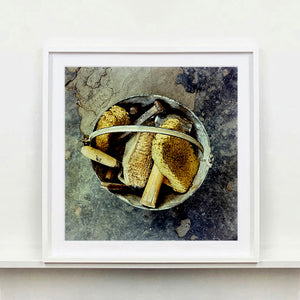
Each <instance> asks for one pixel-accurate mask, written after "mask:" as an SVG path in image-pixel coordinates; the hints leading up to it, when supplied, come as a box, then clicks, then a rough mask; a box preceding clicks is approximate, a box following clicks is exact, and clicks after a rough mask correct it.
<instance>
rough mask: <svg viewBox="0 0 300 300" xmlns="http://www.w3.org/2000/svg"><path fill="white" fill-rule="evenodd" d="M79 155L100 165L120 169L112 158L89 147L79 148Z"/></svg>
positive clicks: (118, 164)
mask: <svg viewBox="0 0 300 300" xmlns="http://www.w3.org/2000/svg"><path fill="white" fill-rule="evenodd" d="M81 153H82V154H83V155H84V156H85V157H87V158H89V159H91V160H94V161H96V162H98V163H100V164H102V165H105V166H108V167H111V168H117V167H120V163H119V162H118V161H117V160H116V159H115V158H114V157H112V156H110V155H108V154H106V153H105V152H103V151H101V150H99V149H95V148H93V147H91V146H83V147H82V148H81Z"/></svg>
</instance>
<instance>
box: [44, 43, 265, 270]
mask: <svg viewBox="0 0 300 300" xmlns="http://www.w3.org/2000/svg"><path fill="white" fill-rule="evenodd" d="M145 65H146V66H150V67H151V66H197V67H198V66H201V67H202V66H224V65H225V66H227V65H234V66H237V67H238V70H239V75H240V78H242V79H243V80H244V84H243V85H241V84H240V83H241V82H242V81H239V83H238V89H239V96H238V149H239V151H238V153H239V154H238V155H239V157H238V180H239V182H238V213H237V214H238V215H237V219H238V239H237V240H236V241H201V240H195V241H88V240H86V241H66V240H65V239H64V232H65V228H64V225H65V223H64V216H65V215H64V164H63V161H64V84H63V83H64V69H65V67H66V66H74V67H75V66H99V67H103V66H112V67H113V66H115V67H122V66H124V67H126V66H137V67H138V66H145ZM241 97H243V101H241ZM258 98H259V97H258V51H257V49H256V48H255V47H253V46H251V47H249V46H228V47H224V46H221V47H220V46H216V45H214V46H203V47H196V48H189V49H185V48H184V47H183V48H176V49H175V48H161V49H160V48H152V49H151V48H148V47H147V48H136V47H135V48H125V47H124V48H97V47H96V48H92V47H88V48H84V47H72V48H68V47H48V48H46V49H45V50H44V89H43V173H42V174H43V262H44V263H46V264H53V263H56V264H57V263H61V264H65V263H75V264H76V263H86V264H98V265H99V264H103V265H105V266H114V267H115V266H118V267H122V266H128V265H145V266H151V265H160V266H168V265H174V266H181V267H182V266H185V267H195V266H197V265H201V264H216V263H221V264H230V263H251V264H253V263H257V262H258V261H259V99H258Z"/></svg>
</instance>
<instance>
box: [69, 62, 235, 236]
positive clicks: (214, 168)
mask: <svg viewBox="0 0 300 300" xmlns="http://www.w3.org/2000/svg"><path fill="white" fill-rule="evenodd" d="M238 73H239V70H238V68H237V67H235V66H231V65H225V66H224V65H221V66H218V67H201V66H194V67H68V66H66V67H65V240H67V241H88V240H89V241H90V240H95V241H104V240H107V241H114V240H117V241H122V240H126V241H146V240H152V241H162V240H176V241H187V240H188V241H199V240H203V241H236V240H237V239H238V223H237V211H238V202H237V196H238V194H237V188H238V173H237V161H238V160H237V148H238V147H237V131H238V127H237V114H238V101H237V97H238V91H237V89H238ZM128 125H135V126H136V127H137V128H135V129H136V130H139V129H140V128H142V129H143V128H145V127H146V126H147V127H148V128H149V130H151V128H166V129H169V130H172V131H176V132H180V133H184V134H185V135H188V136H190V137H191V138H193V139H194V140H195V141H196V142H198V144H200V145H197V144H196V143H192V142H190V141H187V140H185V139H182V138H180V137H176V136H169V135H166V134H162V133H156V132H155V131H153V132H150V131H149V132H141V131H140V132H139V131H137V132H126V128H127V127H130V126H128ZM114 126H116V128H117V127H118V128H120V126H123V128H125V129H122V127H121V128H120V131H119V132H114V133H112V132H109V129H107V128H111V127H114ZM103 128H106V130H108V131H104V132H108V133H101V134H99V135H96V136H95V137H94V138H93V139H92V140H90V139H89V137H90V136H91V134H92V133H93V132H96V131H97V130H99V129H100V131H101V129H103ZM116 128H115V129H116ZM146 129H147V128H146ZM123 130H124V131H123ZM122 131H123V132H122Z"/></svg>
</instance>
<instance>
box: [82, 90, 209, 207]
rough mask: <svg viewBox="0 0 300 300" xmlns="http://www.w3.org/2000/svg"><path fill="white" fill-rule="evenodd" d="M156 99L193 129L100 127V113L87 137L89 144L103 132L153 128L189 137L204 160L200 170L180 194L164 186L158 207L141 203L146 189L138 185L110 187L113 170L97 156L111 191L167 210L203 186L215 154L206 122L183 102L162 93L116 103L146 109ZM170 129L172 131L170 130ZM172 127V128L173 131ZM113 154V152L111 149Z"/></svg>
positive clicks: (134, 202) (101, 174)
mask: <svg viewBox="0 0 300 300" xmlns="http://www.w3.org/2000/svg"><path fill="white" fill-rule="evenodd" d="M155 100H158V101H159V102H160V103H161V104H162V105H163V107H164V108H165V109H166V111H167V113H168V114H176V115H180V116H182V117H184V118H185V119H187V120H189V121H190V122H191V124H192V129H191V132H190V134H189V135H187V134H183V133H179V132H177V131H174V130H163V129H161V128H159V127H151V126H135V125H126V126H113V127H108V128H103V129H100V130H97V123H98V121H99V119H100V118H101V116H102V114H101V115H100V116H99V118H98V119H97V121H96V123H95V127H94V131H93V132H92V133H91V134H90V135H89V136H88V137H86V138H85V139H84V142H85V144H90V145H92V146H93V144H94V138H95V137H96V136H98V135H101V134H106V133H113V132H114V133H116V132H118V133H120V132H153V133H161V134H169V135H173V136H176V137H180V138H182V139H186V140H188V141H189V142H190V143H191V144H192V145H193V147H194V151H195V153H196V155H197V156H198V157H199V160H200V164H199V168H198V172H197V173H196V175H195V177H194V179H193V181H192V184H191V185H190V187H189V189H188V190H187V192H186V193H184V194H179V193H176V192H174V191H173V190H172V189H171V188H170V187H167V186H164V185H163V186H162V188H161V191H160V193H159V201H158V205H157V207H156V208H149V207H146V206H144V205H142V204H141V203H140V200H141V196H142V191H140V190H137V189H131V188H127V189H123V190H115V189H111V188H107V183H108V182H107V179H106V174H107V172H108V170H109V168H108V167H106V166H104V165H101V164H99V163H97V162H95V161H93V160H91V162H92V167H93V169H94V171H95V173H96V175H97V176H98V178H99V180H100V182H101V187H102V188H105V189H107V190H108V191H109V192H110V193H112V194H114V195H116V196H117V197H118V198H119V199H120V200H122V201H124V202H126V203H127V204H130V205H132V206H134V207H137V208H141V209H145V210H165V209H169V208H172V207H175V206H177V205H179V204H181V203H183V202H184V201H185V200H186V199H188V198H189V197H190V196H191V195H193V194H194V193H195V191H196V190H197V189H198V188H199V187H200V186H201V184H202V182H203V181H204V179H205V177H206V175H207V172H208V170H209V168H210V167H211V166H212V163H213V155H212V153H211V148H210V142H209V137H208V134H207V132H206V130H205V128H204V126H203V124H202V122H201V121H200V120H199V119H198V117H197V116H196V115H195V114H194V113H193V112H192V111H191V110H190V109H188V108H187V107H186V106H184V105H183V104H181V103H179V102H177V101H175V100H173V99H170V98H167V97H164V96H160V95H141V96H132V97H129V98H126V99H124V100H121V101H119V102H117V103H115V104H114V105H118V106H121V107H123V108H125V109H126V110H129V109H130V107H133V106H137V107H139V110H140V111H146V110H148V109H149V107H151V106H153V103H154V101H155ZM167 131H169V132H167ZM170 131H172V132H171V133H170ZM110 155H112V156H113V153H110ZM114 182H115V184H116V186H118V184H120V181H119V180H118V179H114Z"/></svg>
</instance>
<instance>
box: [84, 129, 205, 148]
mask: <svg viewBox="0 0 300 300" xmlns="http://www.w3.org/2000/svg"><path fill="white" fill-rule="evenodd" d="M121 132H148V133H156V134H165V135H169V136H174V137H178V138H180V139H184V140H186V141H188V142H190V143H192V144H193V145H195V146H197V147H198V148H199V149H200V151H201V152H202V153H204V148H203V146H202V145H201V143H199V142H198V141H197V140H196V139H194V138H193V137H191V136H190V135H187V134H185V133H183V132H180V131H176V130H172V129H167V128H161V127H153V126H142V125H122V126H111V127H105V128H101V129H98V130H96V131H94V132H92V133H91V134H90V135H89V137H88V138H85V139H83V142H84V143H90V142H91V141H92V140H93V139H94V138H95V137H96V136H98V135H102V134H107V133H121Z"/></svg>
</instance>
